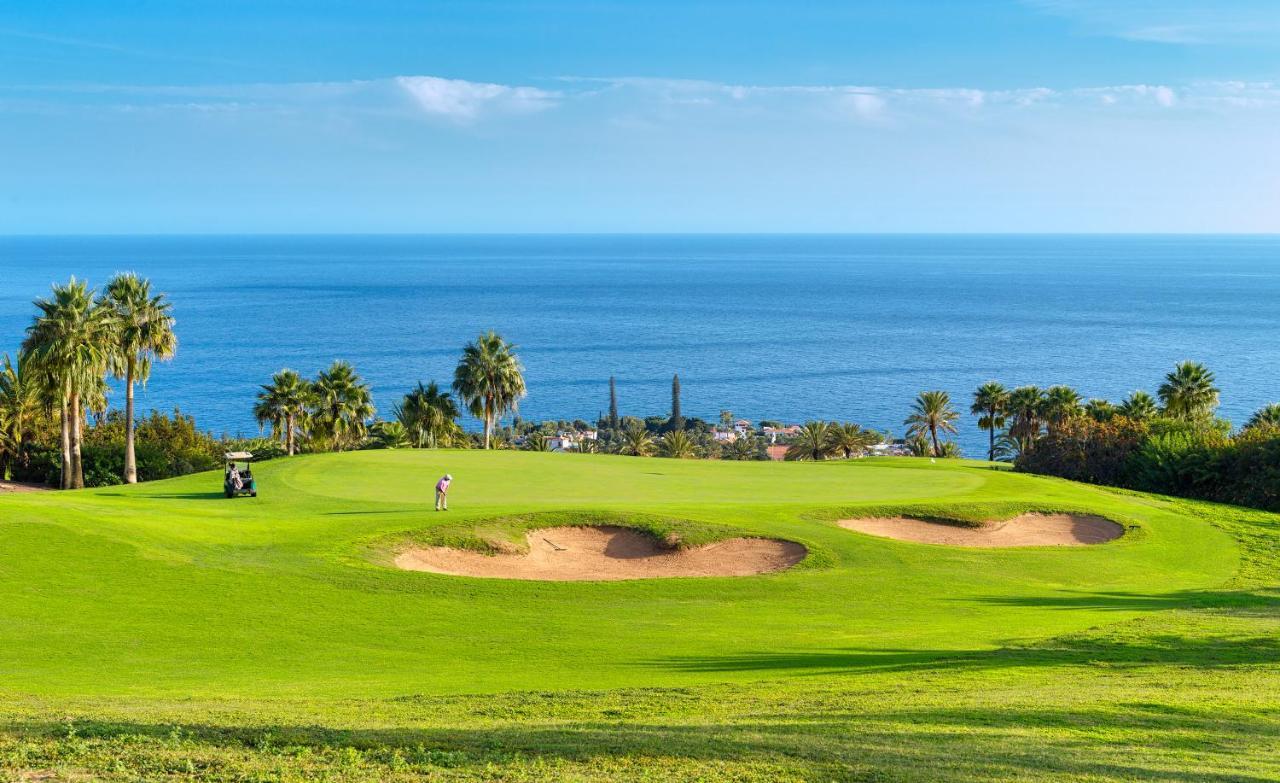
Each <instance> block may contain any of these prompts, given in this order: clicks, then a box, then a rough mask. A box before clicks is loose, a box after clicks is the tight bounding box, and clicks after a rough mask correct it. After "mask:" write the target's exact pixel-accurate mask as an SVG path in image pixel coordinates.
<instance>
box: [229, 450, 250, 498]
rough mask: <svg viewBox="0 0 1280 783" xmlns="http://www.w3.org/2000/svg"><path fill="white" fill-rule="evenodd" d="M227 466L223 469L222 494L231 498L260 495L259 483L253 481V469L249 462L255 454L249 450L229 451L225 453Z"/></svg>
mask: <svg viewBox="0 0 1280 783" xmlns="http://www.w3.org/2000/svg"><path fill="white" fill-rule="evenodd" d="M224 456H225V458H226V462H227V464H226V467H225V468H224V469H223V471H222V494H224V495H226V496H227V497H229V498H234V497H239V496H241V495H248V496H249V497H251V498H256V497H257V496H258V485H257V484H255V483H254V481H253V470H252V469H251V468H250V467H249V463H250V462H252V461H253V455H252V454H250V453H249V452H247V451H228V452H227V453H226V454H225V455H224Z"/></svg>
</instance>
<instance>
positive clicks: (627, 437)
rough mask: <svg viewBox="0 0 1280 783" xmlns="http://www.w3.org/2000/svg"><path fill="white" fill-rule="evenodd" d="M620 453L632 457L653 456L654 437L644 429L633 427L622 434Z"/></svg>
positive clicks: (619, 445)
mask: <svg viewBox="0 0 1280 783" xmlns="http://www.w3.org/2000/svg"><path fill="white" fill-rule="evenodd" d="M618 453H619V454H626V455H628V456H632V457H648V456H649V455H651V454H653V436H652V435H650V434H649V431H648V430H646V429H644V428H642V427H632V428H631V429H629V430H627V431H626V432H623V433H622V442H621V443H619V444H618Z"/></svg>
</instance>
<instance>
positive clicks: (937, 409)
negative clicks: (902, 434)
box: [903, 391, 960, 457]
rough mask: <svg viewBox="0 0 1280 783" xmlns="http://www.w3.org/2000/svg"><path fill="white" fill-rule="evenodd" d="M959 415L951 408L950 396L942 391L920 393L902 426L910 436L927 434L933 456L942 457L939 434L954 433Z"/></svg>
mask: <svg viewBox="0 0 1280 783" xmlns="http://www.w3.org/2000/svg"><path fill="white" fill-rule="evenodd" d="M958 418H960V414H958V413H956V411H955V409H954V408H952V407H951V395H950V394H947V393H946V392H944V391H926V392H920V396H918V397H916V401H915V402H914V403H913V404H912V406H911V415H910V416H908V417H907V419H906V421H904V422H903V424H906V425H908V426H907V432H908V434H911V435H925V434H928V436H929V440H930V441H931V442H932V443H933V456H935V457H940V456H942V446H941V445H940V444H939V443H938V433H939V432H950V433H952V434H954V433H955V431H956V419H958Z"/></svg>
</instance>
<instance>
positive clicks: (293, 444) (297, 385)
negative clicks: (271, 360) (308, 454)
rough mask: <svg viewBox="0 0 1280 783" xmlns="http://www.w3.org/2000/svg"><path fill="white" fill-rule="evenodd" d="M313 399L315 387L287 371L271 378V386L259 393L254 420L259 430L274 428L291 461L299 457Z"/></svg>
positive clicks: (275, 435)
mask: <svg viewBox="0 0 1280 783" xmlns="http://www.w3.org/2000/svg"><path fill="white" fill-rule="evenodd" d="M313 397H314V393H313V390H312V388H311V383H310V382H309V381H307V380H305V379H303V377H302V376H301V375H299V374H298V373H296V372H294V371H293V370H290V369H287V368H286V369H283V370H281V371H280V372H278V373H276V374H275V375H273V376H271V383H270V384H268V385H266V386H263V387H262V391H260V392H258V402H257V404H256V405H254V406H253V416H254V418H255V419H257V420H258V425H259V426H261V425H263V424H270V425H271V434H272V436H274V437H276V438H279V439H280V440H282V441H284V448H285V452H286V453H287V454H288V455H289V456H290V457H292V456H293V455H294V454H295V453H297V433H298V430H299V428H300V426H301V424H302V421H303V419H304V418H305V417H306V415H307V408H308V406H309V405H310V404H311V403H312V401H313Z"/></svg>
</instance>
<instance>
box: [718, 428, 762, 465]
mask: <svg viewBox="0 0 1280 783" xmlns="http://www.w3.org/2000/svg"><path fill="white" fill-rule="evenodd" d="M756 448H757V447H756V438H755V436H754V435H752V434H750V433H743V434H741V435H739V436H738V437H736V438H734V439H733V440H731V441H729V442H728V443H726V444H725V445H724V448H723V449H721V451H720V455H721V457H722V458H723V459H728V460H737V461H746V460H750V459H755V457H756Z"/></svg>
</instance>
